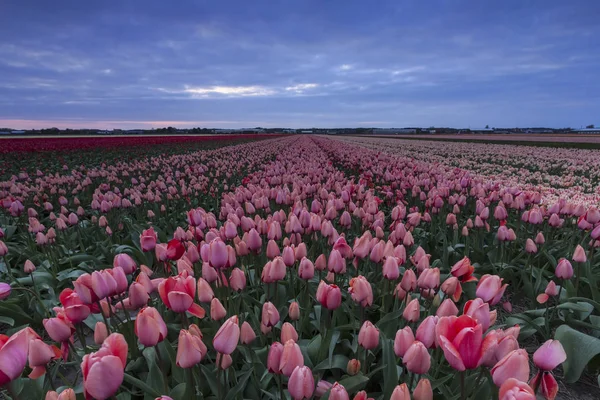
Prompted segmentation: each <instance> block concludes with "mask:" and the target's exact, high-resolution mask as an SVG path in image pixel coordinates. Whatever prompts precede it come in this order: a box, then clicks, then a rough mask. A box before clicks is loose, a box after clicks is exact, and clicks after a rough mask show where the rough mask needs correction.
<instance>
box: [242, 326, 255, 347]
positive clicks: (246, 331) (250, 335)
mask: <svg viewBox="0 0 600 400" xmlns="http://www.w3.org/2000/svg"><path fill="white" fill-rule="evenodd" d="M254 339H256V334H255V333H254V330H253V329H252V327H251V326H250V324H249V323H248V321H244V323H243V324H242V329H241V333H240V343H242V344H250V343H252V342H253V341H254Z"/></svg>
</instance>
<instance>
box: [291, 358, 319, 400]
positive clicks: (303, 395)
mask: <svg viewBox="0 0 600 400" xmlns="http://www.w3.org/2000/svg"><path fill="white" fill-rule="evenodd" d="M314 388H315V379H314V378H313V375H312V371H311V370H310V368H308V367H305V366H298V367H296V368H294V370H293V371H292V374H291V376H290V379H289V381H288V391H289V392H290V395H291V396H292V398H293V399H294V400H302V399H310V398H311V397H312V395H313V392H314Z"/></svg>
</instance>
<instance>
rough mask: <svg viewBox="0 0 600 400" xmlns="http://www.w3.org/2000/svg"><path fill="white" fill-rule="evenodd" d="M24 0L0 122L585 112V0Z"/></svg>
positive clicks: (595, 86)
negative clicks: (60, 2) (53, 1)
mask: <svg viewBox="0 0 600 400" xmlns="http://www.w3.org/2000/svg"><path fill="white" fill-rule="evenodd" d="M34 1H35V7H33V6H32V5H31V4H28V5H24V4H22V3H19V2H9V3H10V4H7V5H6V6H5V7H4V8H3V12H2V14H1V15H0V37H2V44H0V105H1V106H0V120H2V119H3V120H5V121H7V120H10V121H21V120H27V121H31V120H36V119H37V120H40V121H52V120H54V119H58V120H61V121H67V122H65V123H68V121H70V120H71V119H70V118H73V117H76V118H80V120H82V121H83V120H84V121H90V123H92V122H93V121H100V122H101V121H145V120H147V121H205V122H206V121H208V122H207V123H209V122H213V123H217V124H219V125H221V126H224V127H229V126H231V125H232V124H227V122H226V121H236V122H235V123H236V124H239V125H241V126H256V125H255V123H256V122H262V123H263V124H262V125H268V124H272V125H275V126H288V125H291V124H298V125H300V126H319V125H329V126H334V125H338V126H350V125H352V124H353V123H355V124H358V123H361V124H362V123H364V122H368V121H373V122H377V121H380V122H381V123H382V124H383V123H384V122H385V123H386V124H388V125H391V126H403V125H405V124H411V125H424V126H430V125H452V124H455V125H460V126H467V125H473V126H485V125H486V124H490V125H492V124H493V125H497V126H501V125H510V126H515V125H550V124H554V125H556V126H565V125H573V126H580V125H581V124H590V123H598V121H595V120H594V119H595V117H596V115H597V111H595V110H597V109H598V108H600V99H599V96H598V95H596V94H595V93H600V81H599V80H598V79H597V71H598V70H599V69H600V57H599V56H597V54H600V52H599V51H600V42H598V41H597V40H595V38H596V37H598V36H600V26H598V24H597V21H595V20H594V18H593V15H595V14H596V15H597V12H599V11H600V4H599V5H596V4H595V3H594V4H587V5H586V6H585V7H584V6H582V5H568V6H566V5H565V4H564V3H562V2H560V1H555V0H549V1H548V2H545V3H544V6H543V7H542V6H540V5H538V4H536V3H524V4H521V3H520V6H519V7H514V6H513V5H511V4H510V2H509V4H505V3H498V4H487V3H486V4H485V5H483V4H482V5H479V6H476V7H475V6H473V5H472V4H470V3H469V2H464V1H456V2H451V3H452V4H449V3H448V2H446V1H443V0H431V1H428V2H421V3H410V2H408V3H402V4H399V3H398V2H396V1H392V0H382V1H381V2H379V3H378V7H377V8H376V9H374V8H372V7H370V6H369V5H368V4H366V3H360V2H354V3H351V4H349V3H348V2H344V1H341V0H331V1H328V2H325V3H323V2H317V1H316V0H307V1H306V2H301V4H300V3H293V2H292V3H290V2H281V1H280V2H272V1H268V2H267V1H261V0H257V1H256V2H253V3H252V4H247V3H243V2H241V1H240V2H238V3H237V4H236V5H235V7H234V8H233V10H235V11H232V6H231V5H223V4H220V3H214V2H213V3H209V4H201V3H198V2H191V1H185V0H182V1H181V2H177V4H166V3H164V2H161V1H158V0H148V1H147V2H146V3H145V4H146V5H147V7H145V8H144V9H143V10H140V9H139V7H136V6H135V5H133V4H130V3H129V2H120V3H114V2H112V3H111V2H94V3H93V4H92V3H89V2H88V3H89V4H88V3H85V2H83V3H82V2H72V3H73V4H72V5H71V6H70V7H67V6H51V5H49V4H48V3H47V2H43V1H41V0H34ZM316 10H318V12H316ZM532 15H535V18H532V17H531V16H532ZM399 21H401V22H399ZM25 24H26V25H27V29H23V26H24V25H25ZM532 99H534V100H532ZM457 104H460V107H458V106H457ZM548 104H550V105H548ZM561 104H562V105H565V107H561ZM572 104H579V105H580V106H578V107H571V106H567V105H572ZM483 107H485V110H483ZM548 107H552V110H553V111H552V113H548V112H547V109H548ZM448 110H450V111H448ZM219 121H221V122H219ZM590 121H591V122H590ZM123 123H125V122H123ZM182 123H183V122H182ZM0 125H5V124H2V123H0Z"/></svg>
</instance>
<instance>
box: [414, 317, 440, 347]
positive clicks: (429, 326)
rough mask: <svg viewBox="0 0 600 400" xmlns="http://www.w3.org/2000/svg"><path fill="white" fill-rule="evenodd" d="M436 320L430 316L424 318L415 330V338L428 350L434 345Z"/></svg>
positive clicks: (436, 318)
mask: <svg viewBox="0 0 600 400" xmlns="http://www.w3.org/2000/svg"><path fill="white" fill-rule="evenodd" d="M438 320H439V318H438V317H436V316H434V315H430V316H428V317H427V318H425V319H424V320H423V322H421V324H420V325H419V327H418V328H417V332H416V335H415V337H416V338H417V340H418V341H419V342H421V343H423V344H424V345H425V347H427V348H428V349H430V348H431V347H432V346H433V345H434V344H435V326H436V325H437V322H438Z"/></svg>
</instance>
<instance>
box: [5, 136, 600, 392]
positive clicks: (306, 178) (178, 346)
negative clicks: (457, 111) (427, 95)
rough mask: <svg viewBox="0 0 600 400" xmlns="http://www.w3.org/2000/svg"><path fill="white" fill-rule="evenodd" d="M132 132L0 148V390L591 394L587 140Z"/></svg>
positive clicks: (598, 321) (593, 280)
mask: <svg viewBox="0 0 600 400" xmlns="http://www.w3.org/2000/svg"><path fill="white" fill-rule="evenodd" d="M152 139H156V138H152ZM255 139H257V140H255ZM258 139H260V140H258ZM41 140H42V141H43V140H44V139H41ZM138 140H142V142H135V141H130V142H122V143H118V144H117V145H115V146H99V145H94V144H93V143H87V142H85V141H82V142H80V141H79V140H75V139H72V140H71V141H70V142H69V144H68V145H67V146H66V147H60V148H56V147H55V145H54V144H44V143H42V144H41V145H40V146H41V148H46V149H48V150H49V151H42V152H40V151H30V152H28V151H22V152H17V151H16V150H17V149H16V148H15V149H13V150H11V152H10V153H4V154H0V396H4V397H5V398H7V399H8V398H11V399H14V400H16V399H47V400H48V399H50V400H55V399H58V400H67V399H69V400H74V399H99V400H104V399H119V400H137V399H140V400H141V399H144V400H145V399H149V400H152V399H162V400H168V399H173V400H184V399H185V400H187V399H217V400H224V399H226V400H234V399H274V400H275V399H280V400H284V399H293V400H301V399H330V400H350V399H358V400H367V399H377V400H387V399H393V400H399V399H401V400H406V399H413V400H432V399H454V400H459V399H460V400H467V399H471V400H479V399H499V400H513V399H515V400H516V399H519V400H527V399H532V400H533V399H536V398H543V399H555V398H557V399H560V398H581V399H584V398H598V396H599V395H598V393H599V389H598V383H599V382H598V373H599V371H600V285H599V281H600V259H599V257H598V256H597V254H596V253H597V252H595V248H596V247H598V246H600V210H598V209H597V208H596V206H597V204H598V200H599V196H600V191H599V189H598V185H599V181H600V165H599V161H598V160H599V159H600V157H599V155H600V152H598V151H594V150H575V149H558V148H547V149H546V148H541V147H535V148H533V147H531V148H530V147H525V146H516V145H515V146H512V145H492V144H473V143H442V142H424V141H415V140H398V139H384V138H383V139H379V138H360V137H346V138H331V137H319V136H295V135H294V136H285V137H246V138H238V139H229V140H211V139H210V138H206V139H203V140H201V141H200V140H198V141H194V140H190V141H188V140H182V141H165V142H161V141H155V142H151V143H150V142H148V143H146V142H145V141H146V139H145V138H138ZM65 143H66V142H65ZM78 143H81V146H79V147H78ZM574 382H578V385H579V386H583V385H585V389H584V390H582V391H581V394H577V395H575V397H562V396H572V393H569V390H563V389H564V388H565V387H567V388H572V387H573V385H570V384H571V383H574ZM585 395H591V397H584V396H585Z"/></svg>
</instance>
